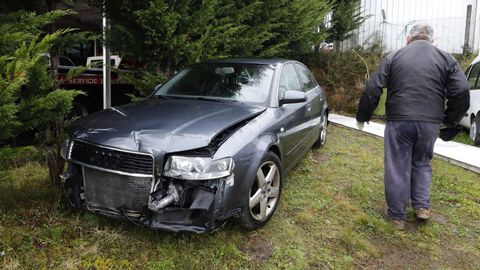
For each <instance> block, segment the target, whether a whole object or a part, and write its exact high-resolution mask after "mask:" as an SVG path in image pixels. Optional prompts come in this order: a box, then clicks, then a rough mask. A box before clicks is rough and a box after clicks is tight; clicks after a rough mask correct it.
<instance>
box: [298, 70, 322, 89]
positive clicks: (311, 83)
mask: <svg viewBox="0 0 480 270" xmlns="http://www.w3.org/2000/svg"><path fill="white" fill-rule="evenodd" d="M295 68H297V71H298V76H300V80H301V81H302V84H303V91H305V92H308V91H310V90H312V89H313V88H315V87H316V86H317V83H316V82H315V80H313V79H312V74H311V73H310V71H308V69H306V68H305V67H304V66H303V65H300V64H295Z"/></svg>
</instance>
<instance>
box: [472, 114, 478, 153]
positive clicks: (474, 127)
mask: <svg viewBox="0 0 480 270" xmlns="http://www.w3.org/2000/svg"><path fill="white" fill-rule="evenodd" d="M470 139H471V140H472V141H473V143H474V144H475V145H476V146H479V145H480V113H477V116H476V117H475V118H473V120H472V124H471V125H470Z"/></svg>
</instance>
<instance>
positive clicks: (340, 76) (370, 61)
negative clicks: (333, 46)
mask: <svg viewBox="0 0 480 270" xmlns="http://www.w3.org/2000/svg"><path fill="white" fill-rule="evenodd" d="M382 57H383V56H382V55H381V54H378V53H372V52H370V51H361V50H359V51H355V52H354V51H353V50H350V51H347V52H340V53H337V52H334V53H322V52H320V53H318V54H313V55H310V56H309V57H308V63H309V65H310V69H311V70H312V73H313V74H314V76H315V78H316V79H317V81H318V82H319V83H320V84H321V85H323V87H324V88H325V90H326V91H327V97H328V105H329V107H330V108H331V109H332V110H334V111H336V112H343V113H347V114H354V113H355V112H356V110H357V107H358V101H359V100H360V96H361V95H362V92H363V89H364V87H365V79H366V74H367V68H368V72H370V73H372V72H373V71H374V70H375V69H376V67H377V66H378V64H379V63H380V61H381V60H382Z"/></svg>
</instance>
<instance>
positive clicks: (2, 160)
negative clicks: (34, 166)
mask: <svg viewBox="0 0 480 270" xmlns="http://www.w3.org/2000/svg"><path fill="white" fill-rule="evenodd" d="M43 159H44V155H43V153H42V152H41V151H39V149H38V148H36V147H34V146H23V147H15V148H12V147H9V146H5V147H2V148H0V170H6V169H8V168H9V167H14V168H18V167H21V166H23V165H25V164H26V163H28V162H34V161H42V160H43Z"/></svg>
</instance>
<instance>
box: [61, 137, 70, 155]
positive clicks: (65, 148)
mask: <svg viewBox="0 0 480 270" xmlns="http://www.w3.org/2000/svg"><path fill="white" fill-rule="evenodd" d="M69 150H70V138H68V137H67V138H66V139H65V140H64V141H63V143H62V148H61V149H60V155H61V156H62V158H63V159H65V160H67V159H68V151H69Z"/></svg>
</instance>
